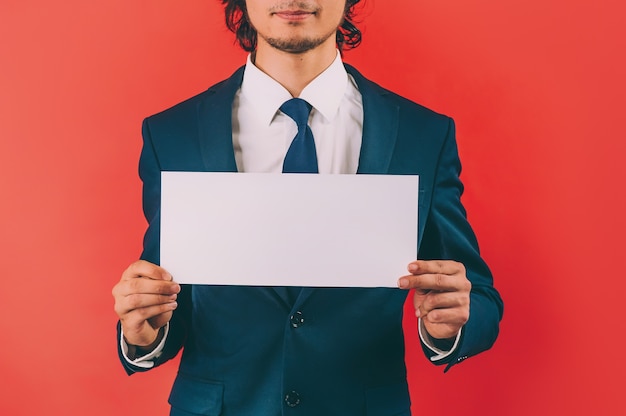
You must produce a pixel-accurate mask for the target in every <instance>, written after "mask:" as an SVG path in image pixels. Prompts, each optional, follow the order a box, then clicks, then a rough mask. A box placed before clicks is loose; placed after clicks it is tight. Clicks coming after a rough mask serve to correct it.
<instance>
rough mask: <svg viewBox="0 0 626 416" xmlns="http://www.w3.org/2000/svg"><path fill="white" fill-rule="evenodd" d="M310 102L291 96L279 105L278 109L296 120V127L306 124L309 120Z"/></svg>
mask: <svg viewBox="0 0 626 416" xmlns="http://www.w3.org/2000/svg"><path fill="white" fill-rule="evenodd" d="M311 108H312V107H311V104H309V103H307V102H306V101H304V100H303V99H301V98H292V99H291V100H287V101H285V102H284V103H283V105H281V106H280V111H282V112H283V113H285V114H286V115H288V116H289V117H291V118H292V119H293V121H295V122H296V124H297V125H298V128H300V127H301V126H306V125H307V123H308V122H309V114H310V113H311Z"/></svg>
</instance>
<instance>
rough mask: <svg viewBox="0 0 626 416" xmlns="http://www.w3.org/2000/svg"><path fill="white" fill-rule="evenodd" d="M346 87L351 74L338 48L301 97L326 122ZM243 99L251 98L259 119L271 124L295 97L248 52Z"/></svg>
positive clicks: (333, 116)
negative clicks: (288, 101) (286, 103)
mask: <svg viewBox="0 0 626 416" xmlns="http://www.w3.org/2000/svg"><path fill="white" fill-rule="evenodd" d="M347 87H348V73H347V72H346V69H345V68H344V66H343V63H342V61H341V55H340V54H339V51H337V56H336V57H335V60H334V61H333V63H332V64H331V65H330V66H329V67H328V68H326V69H325V70H324V71H323V72H322V73H321V74H319V75H318V76H317V77H316V78H315V79H314V80H313V81H311V82H310V83H309V84H308V85H307V86H306V87H305V88H304V89H303V90H302V93H301V94H300V98H302V99H303V100H306V101H307V102H308V103H309V104H311V105H312V106H313V108H314V109H315V110H316V111H318V112H319V113H320V114H321V115H322V116H323V117H324V118H325V119H326V120H327V121H332V120H333V119H334V118H335V116H336V115H337V111H338V110H339V104H340V103H341V100H342V98H343V96H344V94H345V93H346V89H347ZM241 98H242V99H245V100H247V101H249V103H250V105H252V106H253V107H254V109H255V113H256V114H257V115H258V117H259V119H260V120H261V121H263V122H264V123H266V124H267V125H269V124H270V123H271V122H272V120H273V119H274V116H275V115H276V112H277V111H278V109H279V108H280V106H281V105H282V104H283V103H284V102H285V101H287V100H289V99H290V98H292V96H291V94H290V93H289V91H287V90H286V89H285V88H284V87H283V86H282V85H280V84H279V83H278V82H277V81H276V80H274V79H273V78H271V77H270V76H269V75H267V74H266V73H264V72H263V71H261V70H260V69H259V68H257V67H256V66H255V65H254V64H253V63H252V59H251V55H248V59H247V62H246V69H245V71H244V74H243V81H242V83H241Z"/></svg>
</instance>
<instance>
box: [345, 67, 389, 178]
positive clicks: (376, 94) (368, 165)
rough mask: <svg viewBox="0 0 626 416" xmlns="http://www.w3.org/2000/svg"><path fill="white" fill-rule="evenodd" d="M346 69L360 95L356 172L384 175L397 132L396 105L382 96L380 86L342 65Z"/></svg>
mask: <svg viewBox="0 0 626 416" xmlns="http://www.w3.org/2000/svg"><path fill="white" fill-rule="evenodd" d="M346 70H347V71H348V73H349V74H350V75H352V77H353V78H354V80H355V81H356V83H357V86H358V88H359V92H360V93H361V97H362V98H363V142H362V144H361V153H360V155H359V168H358V170H357V173H358V174H367V173H369V174H386V173H388V171H389V164H390V163H391V156H392V155H393V149H394V146H395V143H396V137H397V134H398V118H399V111H400V110H399V107H398V106H397V105H395V104H392V103H390V102H389V101H388V100H387V99H386V97H385V95H386V92H385V91H384V90H383V89H381V88H380V87H378V86H377V85H376V84H374V83H372V82H371V81H369V80H367V79H365V78H364V77H363V76H362V75H361V74H360V73H359V72H358V71H357V70H356V69H354V68H353V67H352V66H350V65H346Z"/></svg>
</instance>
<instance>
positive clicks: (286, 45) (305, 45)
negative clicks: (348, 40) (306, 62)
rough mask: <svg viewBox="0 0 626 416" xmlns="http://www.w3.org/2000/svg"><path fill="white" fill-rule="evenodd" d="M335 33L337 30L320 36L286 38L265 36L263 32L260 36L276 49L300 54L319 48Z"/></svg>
mask: <svg viewBox="0 0 626 416" xmlns="http://www.w3.org/2000/svg"><path fill="white" fill-rule="evenodd" d="M335 33H336V30H333V31H332V32H331V33H328V34H327V35H325V36H321V37H318V38H308V37H294V38H288V39H284V38H271V37H265V36H262V35H261V34H258V36H261V37H262V38H263V40H264V41H265V42H267V44H268V45H270V46H271V47H273V48H274V49H277V50H279V51H282V52H287V53H291V54H296V55H298V54H302V53H305V52H308V51H310V50H313V49H315V48H317V47H318V46H320V45H322V44H323V43H325V42H326V41H327V40H328V39H329V38H330V37H331V36H335Z"/></svg>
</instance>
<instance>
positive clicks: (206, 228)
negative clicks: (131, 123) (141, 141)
mask: <svg viewBox="0 0 626 416" xmlns="http://www.w3.org/2000/svg"><path fill="white" fill-rule="evenodd" d="M417 205H418V177H417V176H391V175H312V174H255V173H208V172H163V173H162V202H161V265H162V266H163V267H164V268H165V269H167V270H168V271H169V272H170V273H171V274H172V276H174V280H176V281H177V282H179V283H195V284H217V285H253V286H322V287H396V286H397V283H396V282H397V280H398V278H399V277H400V276H402V275H405V274H407V271H406V266H407V264H408V263H409V262H411V261H413V260H415V258H416V255H417Z"/></svg>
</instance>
